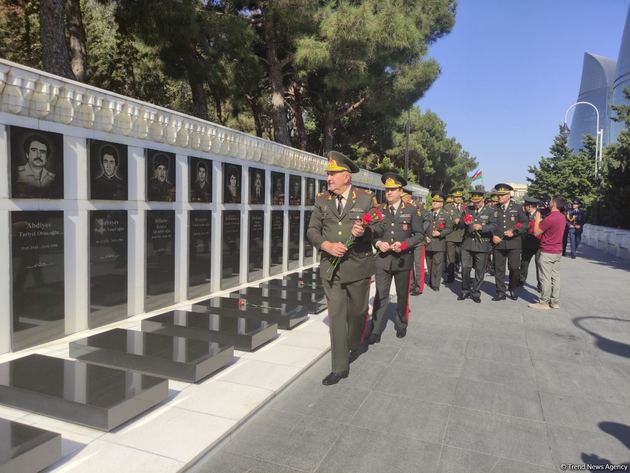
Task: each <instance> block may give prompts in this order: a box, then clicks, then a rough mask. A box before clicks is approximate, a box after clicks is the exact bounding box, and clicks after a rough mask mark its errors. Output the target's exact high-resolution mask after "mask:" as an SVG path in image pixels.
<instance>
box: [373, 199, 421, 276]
mask: <svg viewBox="0 0 630 473" xmlns="http://www.w3.org/2000/svg"><path fill="white" fill-rule="evenodd" d="M379 210H380V211H381V213H382V214H383V217H384V218H383V222H382V225H379V226H378V227H376V228H375V232H374V233H375V235H374V236H375V240H376V242H375V243H377V242H379V241H385V242H387V243H390V244H391V243H394V242H396V241H399V242H400V243H402V247H401V248H404V249H403V250H402V251H401V252H400V253H396V252H394V251H387V252H385V253H381V252H380V251H379V252H378V253H377V254H376V267H377V268H378V269H386V270H388V271H409V270H410V269H411V268H412V267H413V250H414V248H415V247H416V246H417V245H418V244H420V243H421V242H422V240H424V230H423V226H422V218H421V217H420V216H419V214H418V208H417V207H416V206H415V205H411V204H405V203H404V202H401V203H400V205H399V206H398V210H396V212H395V213H394V215H391V213H390V212H389V204H387V203H385V204H381V205H380V206H379ZM377 250H378V248H377Z"/></svg>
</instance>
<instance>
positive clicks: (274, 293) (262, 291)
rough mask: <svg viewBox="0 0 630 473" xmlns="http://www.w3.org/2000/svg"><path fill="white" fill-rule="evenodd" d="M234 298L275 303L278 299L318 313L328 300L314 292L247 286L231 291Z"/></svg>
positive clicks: (258, 302)
mask: <svg viewBox="0 0 630 473" xmlns="http://www.w3.org/2000/svg"><path fill="white" fill-rule="evenodd" d="M230 297H231V298H233V299H239V298H243V299H246V300H247V301H250V302H252V303H254V304H261V303H262V302H268V303H269V305H273V304H274V303H276V302H277V301H282V302H283V303H288V304H297V305H301V306H303V307H304V308H306V309H307V310H308V311H309V313H311V314H318V313H319V312H321V311H322V310H324V309H326V301H325V299H323V298H322V297H319V296H318V295H317V294H316V293H314V292H302V291H287V290H283V289H280V288H275V289H274V288H271V287H246V288H243V289H240V290H238V291H234V292H231V293H230Z"/></svg>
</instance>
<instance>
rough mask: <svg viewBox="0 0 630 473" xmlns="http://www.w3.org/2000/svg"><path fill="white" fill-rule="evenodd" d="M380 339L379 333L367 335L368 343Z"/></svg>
mask: <svg viewBox="0 0 630 473" xmlns="http://www.w3.org/2000/svg"><path fill="white" fill-rule="evenodd" d="M380 341H381V334H380V333H371V334H370V336H369V337H368V345H373V344H374V343H379V342H380Z"/></svg>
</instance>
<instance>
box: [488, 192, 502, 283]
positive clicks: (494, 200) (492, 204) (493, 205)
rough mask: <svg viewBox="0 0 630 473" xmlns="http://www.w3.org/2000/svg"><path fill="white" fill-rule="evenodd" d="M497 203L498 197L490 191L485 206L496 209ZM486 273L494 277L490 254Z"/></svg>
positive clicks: (492, 261)
mask: <svg viewBox="0 0 630 473" xmlns="http://www.w3.org/2000/svg"><path fill="white" fill-rule="evenodd" d="M498 203H499V195H498V194H497V191H496V189H494V188H493V189H492V191H491V192H490V197H489V198H488V199H487V200H486V205H487V206H488V207H490V208H491V209H494V208H496V206H497V204H498ZM486 271H487V272H488V274H490V276H494V260H493V258H492V252H490V254H489V255H488V264H487V265H486Z"/></svg>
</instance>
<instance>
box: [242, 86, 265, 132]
mask: <svg viewBox="0 0 630 473" xmlns="http://www.w3.org/2000/svg"><path fill="white" fill-rule="evenodd" d="M246 98H247V102H248V103H249V108H251V110H252V116H253V117H254V126H255V127H256V136H257V137H258V138H262V137H263V132H264V129H263V124H262V120H261V119H260V115H261V110H260V105H259V104H258V98H257V97H252V96H251V95H247V96H246Z"/></svg>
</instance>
